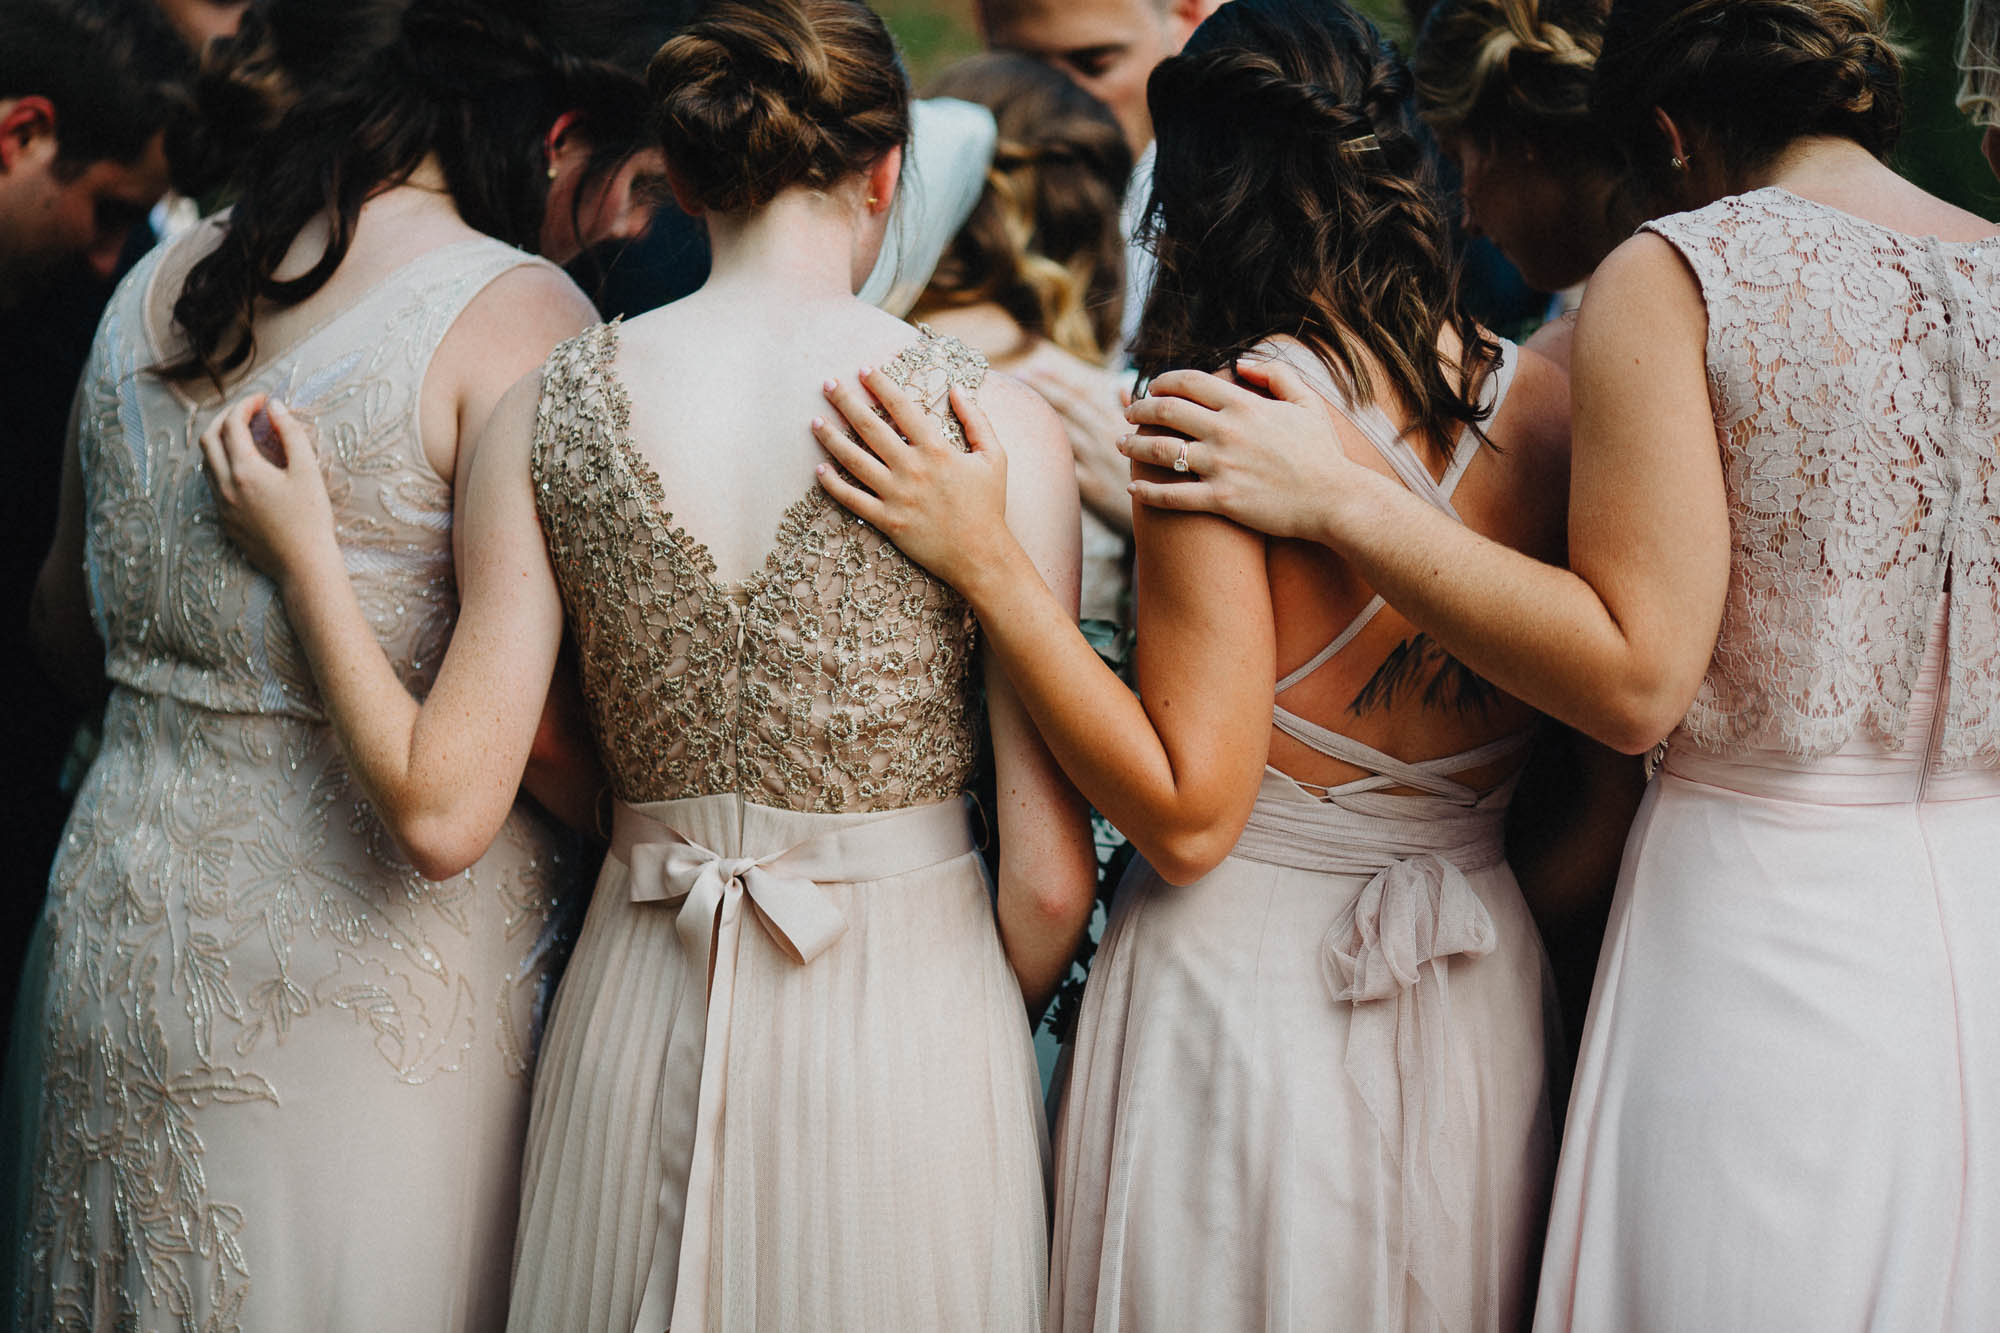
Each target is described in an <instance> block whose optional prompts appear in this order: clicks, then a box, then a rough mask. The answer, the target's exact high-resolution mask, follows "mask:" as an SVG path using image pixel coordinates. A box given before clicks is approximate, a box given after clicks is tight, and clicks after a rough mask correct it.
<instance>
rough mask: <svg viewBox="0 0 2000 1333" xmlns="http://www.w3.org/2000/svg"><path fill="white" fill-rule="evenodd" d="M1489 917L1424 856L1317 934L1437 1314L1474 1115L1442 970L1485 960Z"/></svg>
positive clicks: (1464, 1195)
mask: <svg viewBox="0 0 2000 1333" xmlns="http://www.w3.org/2000/svg"><path fill="white" fill-rule="evenodd" d="M1495 942H1496V934H1495V931H1494V926H1493V918H1492V917H1491V916H1490V915H1489V914H1488V913H1487V911H1486V905H1485V904H1484V903H1482V902H1480V901H1479V896H1478V895H1477V894H1476V893H1474V892H1473V891H1472V885H1471V883H1470V882H1469V881H1467V879H1466V878H1465V875H1464V873H1463V872H1462V871H1461V870H1459V868H1458V867H1457V866H1455V865H1453V864H1452V863H1451V862H1449V861H1447V860H1445V859H1444V858H1443V857H1440V856H1436V855H1433V854H1430V853H1424V854H1421V855H1418V856H1412V857H1408V858H1405V859H1402V860H1398V861H1396V862H1394V863H1392V864H1391V865H1389V866H1388V867H1386V868H1385V869H1383V870H1381V871H1380V872H1378V873H1377V874H1376V875H1375V877H1374V878H1373V879H1370V880H1369V881H1368V883H1367V884H1366V885H1365V886H1364V887H1363V888H1362V890H1361V892H1360V893H1358V894H1356V895H1355V898H1354V901H1353V903H1351V904H1350V905H1349V907H1348V908H1347V910H1346V911H1344V912H1342V913H1341V915H1340V917H1339V919H1337V920H1336V921H1335V922H1334V924H1333V926H1332V928H1331V929H1329V930H1328V931H1327V933H1326V937H1325V940H1324V942H1323V945H1322V949H1321V955H1320V966H1321V968H1322V970H1323V971H1324V973H1325V976H1326V983H1327V988H1328V990H1329V991H1330V992H1331V993H1332V995H1333V998H1334V999H1335V1000H1336V1001H1342V1002H1346V1003H1350V1004H1352V1005H1353V1015H1352V1018H1351V1020H1350V1022H1349V1026H1348V1034H1347V1062H1346V1067H1347V1075H1348V1078H1349V1079H1351V1080H1352V1081H1353V1083H1354V1086H1355V1089H1356V1090H1357V1091H1358V1092H1359V1093H1360V1094H1361V1100H1362V1101H1363V1103H1364V1104H1366V1106H1367V1107H1368V1112H1369V1114H1370V1115H1371V1116H1372V1117H1373V1118H1374V1120H1375V1124H1376V1126H1377V1128H1378V1129H1379V1130H1380V1131H1381V1134H1382V1138H1383V1140H1384V1142H1385V1143H1386V1144H1387V1146H1388V1149H1389V1152H1390V1154H1391V1155H1392V1157H1393V1158H1394V1160H1395V1161H1396V1164H1397V1168H1398V1170H1399V1172H1400V1174H1401V1177H1402V1192H1403V1236H1402V1246H1403V1252H1404V1264H1405V1267H1406V1270H1407V1271H1408V1272H1409V1274H1410V1276H1411V1277H1412V1278H1414V1279H1415V1281H1416V1284H1417V1287H1418V1289H1419V1291H1420V1292H1422V1293H1423V1295H1424V1298H1425V1299H1427V1300H1429V1302H1430V1305H1431V1307H1432V1312H1433V1314H1435V1313H1436V1312H1437V1311H1438V1310H1440V1309H1441V1308H1442V1306H1443V1302H1441V1301H1440V1300H1438V1299H1437V1295H1438V1294H1440V1293H1441V1292H1442V1290H1443V1288H1442V1286H1441V1285H1440V1284H1439V1282H1438V1281H1437V1280H1436V1275H1437V1274H1438V1272H1439V1270H1440V1268H1441V1266H1442V1263H1443V1261H1445V1260H1446V1259H1447V1258H1448V1257H1449V1256H1450V1255H1452V1254H1453V1253H1455V1249H1454V1245H1453V1241H1452V1238H1453V1237H1454V1236H1455V1235H1456V1233H1457V1231H1458V1229H1459V1228H1460V1227H1461V1226H1463V1224H1464V1222H1465V1219H1466V1215H1467V1212H1468V1210H1469V1208H1470V1206H1471V1199H1472V1181H1473V1176H1474V1174H1475V1173H1474V1167H1473V1162H1472V1160H1471V1155H1472V1154H1473V1153H1474V1152H1476V1151H1477V1144H1475V1143H1474V1142H1473V1141H1472V1133H1471V1129H1470V1124H1471V1108H1470V1107H1469V1106H1467V1105H1466V1100H1465V1096H1464V1094H1463V1092H1462V1090H1461V1088H1460V1086H1459V1081H1458V1080H1457V1079H1456V1078H1454V1077H1453V1074H1454V1070H1455V1068H1456V1063H1457V1062H1456V1061H1455V1060H1454V1059H1453V1053H1452V1050H1451V1032H1450V1024H1451V1001H1450V987H1449V978H1448V968H1447V965H1446V960H1447V959H1449V958H1451V957H1452V956H1453V955H1458V954H1463V955H1465V956H1467V957H1472V958H1477V957H1481V956H1483V955H1485V954H1489V953H1491V952H1492V951H1493V948H1494V944H1495Z"/></svg>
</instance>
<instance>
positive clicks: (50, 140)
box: [0, 95, 56, 172]
mask: <svg viewBox="0 0 2000 1333" xmlns="http://www.w3.org/2000/svg"><path fill="white" fill-rule="evenodd" d="M55 146H56V108H55V104H54V103H53V102H51V101H49V99H48V98H46V97H41V96H35V95H30V96H27V97H14V98H7V99H0V172H10V171H13V170H15V169H16V167H17V166H18V165H19V164H20V163H21V162H22V161H23V160H24V159H27V160H32V159H34V158H36V157H54V156H55Z"/></svg>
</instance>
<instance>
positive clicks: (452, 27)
mask: <svg viewBox="0 0 2000 1333" xmlns="http://www.w3.org/2000/svg"><path fill="white" fill-rule="evenodd" d="M284 2H285V0H279V3H280V4H283V3H284ZM293 2H294V3H299V4H325V3H327V0H293ZM571 2H572V3H573V2H574V0H571ZM527 3H528V0H521V3H520V4H513V3H505V2H496V3H482V2H481V0H412V2H411V3H409V4H408V5H407V8H406V10H405V11H404V13H403V14H402V16H401V21H400V24H396V25H393V27H392V31H393V33H394V36H393V37H392V38H391V39H389V40H386V41H384V42H383V43H382V44H381V45H380V46H379V48H378V49H377V50H375V51H374V53H373V55H372V58H370V59H368V60H366V61H365V62H353V63H352V64H344V65H343V66H342V67H341V69H340V73H341V75H342V77H338V78H331V79H327V80H324V81H321V82H318V83H315V84H311V85H308V86H302V87H291V86H287V87H286V88H285V90H284V92H283V96H284V97H285V98H287V99H293V100H289V104H288V105H285V106H284V107H283V108H282V110H281V113H280V114H278V116H277V118H276V124H275V126H274V127H273V128H271V129H270V130H269V132H267V133H263V134H261V135H259V136H258V137H257V138H256V140H255V142H254V144H252V145H251V146H250V147H249V148H248V151H247V153H246V154H245V155H244V156H243V157H242V159H241V161H240V163H236V164H232V166H231V168H230V174H232V175H233V176H234V179H235V181H236V183H237V185H238V187H239V188H240V191H241V193H240V195H239V196H238V198H237V200H236V204H235V208H234V210H233V212H232V213H231V215H230V218H229V221H228V224H227V226H226V228H225V230H224V232H223V236H222V239H221V241H220V242H219V243H218V244H217V246H216V247H215V249H214V250H212V251H210V252H209V253H208V254H207V255H205V256H203V257H202V259H201V260H200V261H199V262H198V263H196V264H195V266H194V267H193V268H192V269H191V270H190V271H189V274H188V277H187V281H186V282H185V284H184V285H183V286H182V289H181V293H180V296H179V299H178V300H177V301H176V302H175V304H174V322H175V324H176V326H177V327H178V329H179V331H180V333H181V335H182V337H183V339H184V350H183V351H182V352H181V353H180V355H178V356H177V357H175V358H174V359H171V360H169V361H168V362H166V363H165V364H164V365H162V366H160V367H158V368H157V370H158V373H159V374H160V375H161V376H163V377H164V378H166V379H169V380H182V381H184V380H192V379H197V378H206V379H208V380H209V381H210V382H212V383H213V384H215V385H216V386H217V388H218V389H219V388H220V387H221V386H222V384H223V382H224V380H225V379H226V378H227V376H228V375H229V374H230V373H231V372H233V371H235V370H237V369H239V368H241V367H242V366H243V365H245V364H247V363H248V362H249V361H250V360H251V359H252V358H253V357H254V355H255V352H256V328H255V319H256V313H257V311H258V309H259V308H260V306H262V307H277V308H284V307H288V306H292V305H296V304H297V303H299V302H301V301H303V300H305V299H306V298H307V297H309V296H311V295H312V294H313V293H315V292H317V291H319V290H320V288H322V287H323V286H325V285H326V283H327V281H328V280H329V279H330V278H332V276H333V274H334V271H335V270H336V269H338V268H339V267H340V265H341V262H342V261H343V260H344V259H346V257H347V252H348V250H349V248H350V247H351V246H352V245H353V242H354V229H355V225H356V223H357V221H358V220H359V218H360V214H361V206H362V204H364V203H365V202H366V201H367V200H368V199H369V198H370V197H371V196H373V195H374V194H376V193H378V192H379V191H381V190H383V189H385V188H387V187H389V186H393V185H397V184H400V183H401V182H403V181H405V180H407V179H408V178H409V176H410V173H412V172H413V171H415V170H416V169H417V167H418V166H420V165H421V164H422V163H423V162H424V160H425V159H426V158H428V157H431V156H433V155H435V157H436V158H437V160H438V162H439V164H440V166H441V167H442V168H443V173H444V178H445V186H446V189H447V191H448V192H449V193H450V195H451V198H452V201H453V203H454V204H455V205H456V206H457V208H458V212H459V215H460V216H461V217H462V218H463V219H464V220H465V222H466V224H467V225H468V226H471V227H474V228H476V229H478V230H479V231H483V232H485V233H486V234H488V235H489V236H494V237H497V238H499V239H500V240H503V241H506V242H508V243H509V244H512V245H516V246H520V247H522V248H524V249H532V248H533V247H534V246H535V244H536V242H537V240H538V239H539V237H540V233H541V227H542V221H543V215H544V213H545V212H546V209H547V205H548V179H547V173H546V171H545V167H546V165H547V162H546V158H545V156H544V153H543V141H544V139H545V137H546V136H547V133H548V130H549V128H550V127H551V126H552V125H554V124H555V122H556V120H557V118H558V117H560V116H561V115H562V114H563V113H565V112H569V111H574V112H576V113H577V114H578V131H579V133H580V134H582V135H583V136H584V137H585V138H586V139H587V140H588V141H589V142H590V143H591V144H592V146H593V153H592V161H591V163H590V165H589V168H588V169H589V171H590V172H591V173H592V174H601V173H603V172H604V171H606V170H608V169H610V167H612V166H613V165H615V164H616V163H617V162H619V161H621V160H623V159H624V158H625V157H627V156H629V155H630V154H631V153H632V152H633V151H635V150H636V149H637V148H639V147H640V143H639V137H638V133H637V129H636V127H637V126H639V125H640V124H641V123H642V121H643V116H644V109H645V95H644V87H643V85H642V84H641V82H640V80H639V78H638V76H637V75H636V74H634V73H632V72H630V71H628V70H625V69H622V68H620V67H619V66H617V65H615V64H612V63H611V62H609V61H606V60H597V59H590V58H587V57H585V56H582V55H578V54H575V53H573V52H572V51H570V50H567V49H565V48H564V47H562V46H559V45H557V44H555V43H554V42H552V41H550V40H549V39H548V38H547V37H546V36H545V35H544V32H543V30H542V29H541V28H539V27H538V26H537V24H536V23H535V22H534V21H533V20H534V18H535V17H536V16H535V15H534V14H533V13H532V12H529V11H527V10H526V9H525V8H524V6H525V5H526V4H527ZM358 7H360V8H366V9H371V10H373V9H379V8H380V7H381V6H380V4H379V3H374V4H370V3H367V0H361V2H360V4H359V5H358ZM244 54H245V58H246V59H249V58H256V59H268V52H267V51H265V50H264V49H263V48H261V47H260V48H254V49H252V50H248V51H246V52H245V53H244ZM579 193H581V192H579ZM321 216H324V217H326V218H327V219H328V222H329V227H328V237H327V243H326V247H325V249H324V250H323V251H322V252H321V253H320V255H319V258H318V259H317V260H316V261H315V262H314V263H313V264H312V265H311V266H310V267H309V268H308V269H307V270H306V271H305V272H304V273H302V274H300V275H298V276H297V277H293V278H286V279H280V278H279V277H278V276H277V273H278V268H279V266H280V265H281V264H282V263H283V262H284V260H285V257H286V255H287V254H288V253H290V251H291V248H292V245H293V243H294V242H295V241H296V240H297V239H298V236H299V234H300V232H301V231H302V230H304V228H305V227H306V226H307V225H308V224H309V223H310V222H312V221H313V219H315V218H317V217H321Z"/></svg>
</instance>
